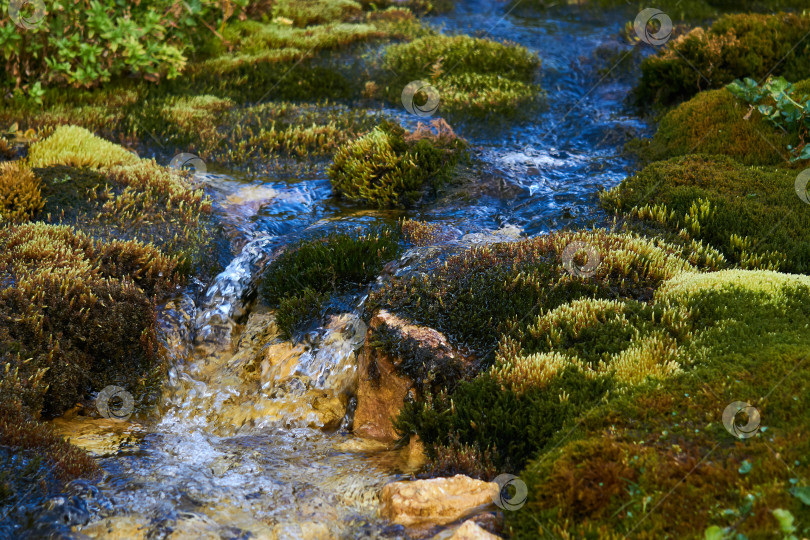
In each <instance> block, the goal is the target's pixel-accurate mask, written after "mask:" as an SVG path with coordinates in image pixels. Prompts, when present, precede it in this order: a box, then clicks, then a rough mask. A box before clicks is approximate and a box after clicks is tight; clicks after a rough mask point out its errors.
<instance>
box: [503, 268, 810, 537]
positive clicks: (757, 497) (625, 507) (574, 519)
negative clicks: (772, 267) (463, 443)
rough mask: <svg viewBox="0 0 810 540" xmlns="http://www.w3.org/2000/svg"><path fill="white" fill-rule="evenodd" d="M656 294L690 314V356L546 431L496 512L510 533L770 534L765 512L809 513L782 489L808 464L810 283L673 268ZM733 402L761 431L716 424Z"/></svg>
mask: <svg viewBox="0 0 810 540" xmlns="http://www.w3.org/2000/svg"><path fill="white" fill-rule="evenodd" d="M656 297H657V300H658V301H660V302H669V303H671V304H672V305H677V306H678V307H679V308H681V309H686V310H688V311H689V312H690V313H691V319H692V324H693V328H694V329H695V332H694V335H693V338H692V339H690V340H689V341H687V342H684V344H683V347H684V350H685V354H686V355H687V356H689V357H691V358H693V359H694V360H695V362H694V364H693V365H692V366H691V367H690V369H689V370H685V371H684V372H683V373H681V374H678V375H677V376H675V377H670V378H668V379H665V380H658V381H655V382H648V383H646V384H641V385H639V386H636V387H633V388H630V389H629V390H627V391H626V392H624V393H621V394H613V395H612V397H610V398H609V399H608V400H606V401H605V402H604V403H602V404H600V405H598V406H597V407H595V408H594V409H593V410H591V411H590V412H588V413H586V414H583V415H581V416H580V417H578V418H575V419H573V421H572V422H571V423H570V424H569V425H568V426H565V427H564V428H563V429H562V430H561V431H560V432H558V433H557V434H556V435H555V436H554V437H553V438H552V440H551V441H549V443H548V444H547V448H548V450H545V451H541V452H539V453H537V454H536V456H535V457H534V459H533V460H532V461H531V462H529V464H528V465H527V467H526V470H525V471H524V472H523V473H521V478H522V479H523V480H524V481H526V482H527V484H528V493H529V502H528V503H527V504H526V505H525V506H524V507H523V508H522V509H520V510H519V511H517V512H514V513H509V514H507V515H506V519H507V531H508V532H510V533H511V534H512V535H513V536H515V537H517V538H536V537H537V536H538V535H542V534H544V533H549V532H550V533H551V534H562V533H563V532H564V533H565V534H568V535H572V536H576V537H591V536H593V537H596V536H600V535H605V534H607V533H612V534H616V535H620V536H623V535H628V536H630V535H632V536H636V537H643V538H664V537H677V538H684V537H702V536H703V532H704V531H705V530H706V529H707V528H709V527H710V526H712V525H715V526H718V527H719V528H721V529H722V528H726V527H727V529H726V532H727V533H729V534H732V533H733V534H740V535H745V536H746V537H748V538H756V537H770V536H773V535H774V534H773V533H774V532H776V531H778V530H779V523H778V522H777V521H776V519H775V518H774V516H773V515H772V513H771V510H772V509H774V508H783V509H787V510H789V511H790V512H791V513H792V514H793V515H794V516H796V517H797V518H798V519H799V520H800V521H804V520H805V519H806V518H807V516H808V515H809V514H810V512H808V507H807V506H806V505H805V504H804V503H803V502H801V500H800V499H799V498H798V497H797V496H795V495H794V494H795V493H797V489H806V488H805V487H804V484H803V483H802V482H801V480H800V479H801V478H803V477H805V476H806V474H807V472H808V466H810V465H809V464H808V462H807V459H806V456H807V452H808V450H810V437H808V435H807V433H808V432H807V422H806V415H805V414H804V411H805V410H806V407H807V406H808V405H810V400H808V397H807V395H806V392H803V391H802V388H804V387H805V385H807V384H808V378H809V377H808V370H807V369H806V368H805V366H804V364H805V360H806V351H807V348H808V345H810V337H809V336H808V333H807V331H806V326H807V325H808V324H810V308H809V307H808V306H809V305H810V303H808V300H810V280H808V278H807V277H805V276H791V275H785V274H778V273H776V272H768V271H742V270H733V271H722V272H717V273H707V274H694V273H685V274H682V275H679V276H677V277H675V278H673V279H672V280H671V281H668V282H665V283H664V284H663V286H662V287H661V288H660V289H659V291H658V292H657V294H656ZM775 385H776V386H775ZM760 396H766V397H760ZM736 400H744V401H748V402H749V403H751V404H752V405H753V406H754V407H756V408H757V409H758V410H759V412H760V414H761V415H762V419H763V426H764V425H767V429H768V431H767V433H766V432H765V431H764V430H763V431H759V432H758V433H756V434H755V435H754V436H753V437H752V438H748V439H745V440H744V441H741V440H737V439H735V438H734V437H733V436H732V435H731V434H730V433H729V432H728V431H726V429H725V428H724V426H723V423H722V421H721V415H722V413H723V411H724V409H725V408H726V407H727V406H728V405H729V404H730V403H731V402H733V401H736ZM740 420H742V423H744V419H738V421H740ZM786 464H788V466H785V465H786ZM797 480H798V482H799V486H800V487H799V488H797V487H796V482H797ZM673 515H678V516H679V519H672V516H673Z"/></svg>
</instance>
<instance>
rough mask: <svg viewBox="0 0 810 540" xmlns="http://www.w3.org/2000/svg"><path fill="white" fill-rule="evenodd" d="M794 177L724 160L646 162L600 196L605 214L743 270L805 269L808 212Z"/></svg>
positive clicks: (809, 249)
mask: <svg viewBox="0 0 810 540" xmlns="http://www.w3.org/2000/svg"><path fill="white" fill-rule="evenodd" d="M795 180H796V172H795V171H790V170H780V169H775V168H767V167H746V166H743V165H740V164H738V163H737V162H735V161H734V160H732V159H731V158H727V157H723V156H714V157H712V156H685V157H682V158H674V159H671V160H667V161H662V162H656V163H653V164H651V165H648V166H647V167H645V168H644V169H643V170H641V171H640V172H639V173H637V174H636V175H634V176H632V177H630V178H628V179H626V180H625V181H623V182H622V183H621V184H620V185H619V186H617V187H616V188H614V189H613V190H611V191H610V192H608V193H606V194H605V195H604V196H603V198H602V199H603V202H604V203H605V205H606V206H607V207H608V208H609V209H613V210H617V211H620V212H624V213H626V214H629V215H630V216H632V217H636V218H639V219H641V220H643V221H645V222H648V223H653V224H657V225H660V226H662V227H664V228H665V229H668V230H670V231H672V232H677V233H679V235H680V236H681V237H683V238H686V239H699V240H702V241H705V242H707V243H709V244H711V245H712V246H714V247H716V248H717V249H719V250H720V251H721V252H722V253H723V254H724V256H725V257H726V258H727V259H729V260H730V261H733V262H734V263H736V264H739V265H740V266H741V267H743V268H771V269H779V270H783V271H789V272H803V273H806V272H808V270H810V236H808V230H810V214H808V212H807V206H806V204H805V203H804V202H803V201H802V200H801V199H800V198H799V197H798V196H797V194H796V189H795V186H794V184H795Z"/></svg>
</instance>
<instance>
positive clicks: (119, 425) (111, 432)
mask: <svg viewBox="0 0 810 540" xmlns="http://www.w3.org/2000/svg"><path fill="white" fill-rule="evenodd" d="M51 425H52V426H53V428H54V430H55V431H56V433H57V434H59V435H61V436H63V437H64V438H65V439H66V440H67V441H68V442H70V443H71V444H74V445H76V446H78V447H79V448H81V449H83V450H86V451H87V452H89V453H90V454H93V455H94V456H98V457H103V456H110V455H113V454H115V453H117V452H118V451H119V450H120V449H121V448H122V447H124V446H129V445H132V444H135V443H136V442H137V441H138V440H139V439H140V437H142V436H143V435H145V434H146V429H145V428H144V427H143V426H142V425H141V424H138V423H135V422H122V421H121V420H113V419H111V418H90V417H86V416H75V417H73V418H69V419H68V418H55V419H54V420H53V421H52V422H51Z"/></svg>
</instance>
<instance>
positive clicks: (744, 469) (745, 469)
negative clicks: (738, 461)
mask: <svg viewBox="0 0 810 540" xmlns="http://www.w3.org/2000/svg"><path fill="white" fill-rule="evenodd" d="M751 468H752V465H751V462H750V461H748V460H747V459H746V460H745V461H743V462H742V465H740V468H739V469H738V470H739V473H740V474H748V473H750V472H751Z"/></svg>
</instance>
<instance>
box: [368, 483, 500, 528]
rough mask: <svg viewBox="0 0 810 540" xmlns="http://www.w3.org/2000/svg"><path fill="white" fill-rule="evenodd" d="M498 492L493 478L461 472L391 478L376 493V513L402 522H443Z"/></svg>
mask: <svg viewBox="0 0 810 540" xmlns="http://www.w3.org/2000/svg"><path fill="white" fill-rule="evenodd" d="M499 492H500V488H499V487H498V484H496V483H494V482H484V481H482V480H475V479H473V478H470V477H468V476H464V475H462V474H459V475H456V476H453V477H451V478H432V479H430V480H415V481H410V482H392V483H390V484H387V485H386V486H385V487H384V488H383V489H382V492H381V494H380V514H381V515H382V516H383V517H385V518H386V519H389V520H391V521H392V522H394V523H397V524H400V525H405V526H430V525H444V524H447V523H452V522H453V521H456V520H457V519H460V518H462V517H465V516H469V515H471V514H473V513H475V512H476V511H480V510H482V509H484V508H486V507H487V506H489V505H491V504H492V502H493V501H494V500H495V498H496V497H497V496H498V494H499Z"/></svg>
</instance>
